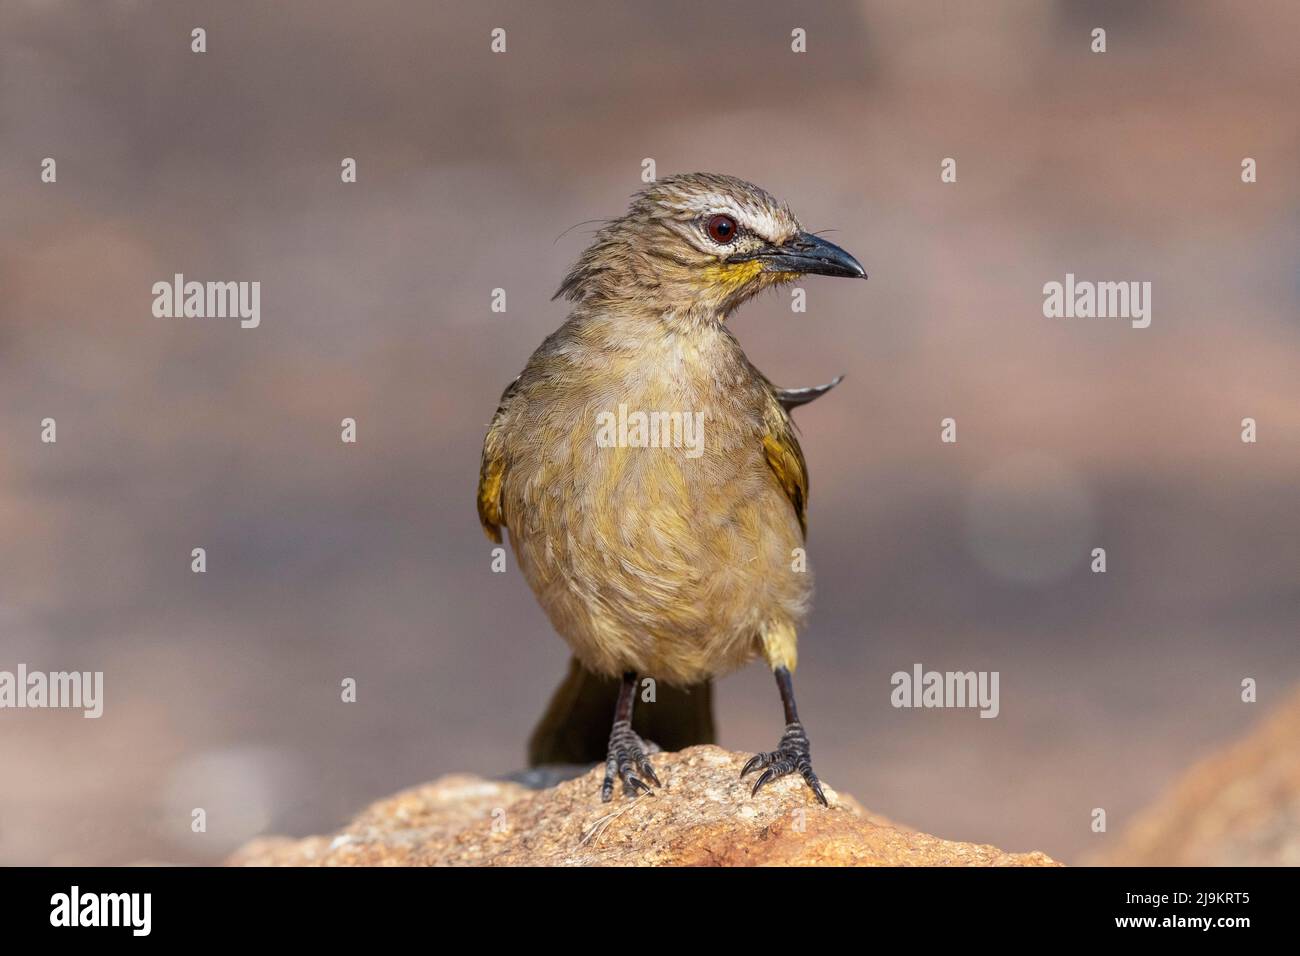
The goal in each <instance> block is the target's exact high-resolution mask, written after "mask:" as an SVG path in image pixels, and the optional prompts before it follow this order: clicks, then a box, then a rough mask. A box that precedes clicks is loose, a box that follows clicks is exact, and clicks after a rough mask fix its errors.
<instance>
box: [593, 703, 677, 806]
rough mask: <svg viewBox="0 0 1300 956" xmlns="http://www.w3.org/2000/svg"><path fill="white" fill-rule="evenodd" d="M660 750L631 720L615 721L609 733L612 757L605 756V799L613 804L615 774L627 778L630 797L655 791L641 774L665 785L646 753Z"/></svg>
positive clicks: (625, 785) (602, 794)
mask: <svg viewBox="0 0 1300 956" xmlns="http://www.w3.org/2000/svg"><path fill="white" fill-rule="evenodd" d="M657 749H658V748H656V747H655V746H654V744H647V743H646V742H645V741H643V740H642V739H641V738H640V737H638V736H637V735H636V733H634V732H633V730H632V723H631V721H627V720H616V721H614V729H613V730H611V731H610V732H609V756H608V757H606V758H605V784H604V786H602V787H601V788H600V799H601V801H602V802H604V803H609V801H610V800H611V799H613V797H614V778H615V777H617V778H618V779H620V780H622V781H623V793H624V794H626V795H627V796H629V797H635V796H638V795H639V794H641V793H652V791H651V789H650V787H649V786H647V785H646V783H645V780H642V779H641V777H638V776H637V774H638V773H640V774H641V776H642V777H645V778H646V780H649V781H650V782H651V783H653V784H654V785H655V786H656V787H662V786H663V784H662V783H660V782H659V778H658V777H656V776H655V772H654V768H653V767H651V766H650V759H649V757H647V756H646V755H647V754H650V753H654V752H655V751H656V750H657Z"/></svg>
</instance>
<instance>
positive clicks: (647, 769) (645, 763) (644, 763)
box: [640, 757, 663, 787]
mask: <svg viewBox="0 0 1300 956" xmlns="http://www.w3.org/2000/svg"><path fill="white" fill-rule="evenodd" d="M640 770H641V773H642V774H643V775H644V776H645V777H646V779H648V780H649V781H650V782H651V783H653V784H654V785H655V786H656V787H662V786H663V784H662V783H660V782H659V778H658V777H657V776H655V769H654V767H652V766H650V761H649V760H647V759H646V758H645V757H642V758H641V765H640Z"/></svg>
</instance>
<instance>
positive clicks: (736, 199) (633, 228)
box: [478, 173, 866, 804]
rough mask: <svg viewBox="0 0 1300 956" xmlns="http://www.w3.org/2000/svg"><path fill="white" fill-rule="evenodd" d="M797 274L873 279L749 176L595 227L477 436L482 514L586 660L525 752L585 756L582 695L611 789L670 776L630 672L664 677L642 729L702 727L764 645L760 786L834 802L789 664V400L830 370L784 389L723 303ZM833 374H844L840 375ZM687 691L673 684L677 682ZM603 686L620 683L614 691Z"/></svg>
mask: <svg viewBox="0 0 1300 956" xmlns="http://www.w3.org/2000/svg"><path fill="white" fill-rule="evenodd" d="M808 274H814V275H826V276H843V277H847V278H857V279H865V278H866V272H865V271H864V270H863V268H862V266H861V265H860V264H859V263H858V261H857V260H856V259H854V258H853V256H851V255H849V253H847V252H845V251H844V250H843V249H841V248H839V247H838V246H835V245H833V244H831V243H829V242H827V241H826V240H824V239H822V238H820V237H818V236H815V235H812V234H810V233H807V232H805V231H804V230H803V228H802V227H801V226H800V225H799V221H798V220H797V219H796V218H795V217H794V215H793V214H792V213H791V212H790V210H789V208H788V207H787V206H785V205H784V204H783V203H780V202H778V201H777V200H775V199H774V198H773V197H772V196H770V195H769V194H768V193H766V192H765V191H763V190H762V189H759V188H758V187H757V186H753V185H751V184H749V183H747V182H743V181H741V180H739V179H735V178H733V177H731V176H722V175H714V174H705V173H692V174H688V175H679V176H671V177H668V178H665V179H662V180H660V181H658V182H656V183H654V184H652V185H650V186H649V187H648V188H646V189H645V190H643V191H642V192H640V193H638V194H637V195H636V196H635V197H634V198H633V200H632V203H631V206H630V207H629V209H628V211H627V213H626V214H625V215H624V216H622V217H621V218H619V219H616V220H613V221H611V222H609V223H607V224H606V225H605V226H604V227H602V228H601V229H600V230H599V231H598V232H597V234H596V237H595V241H594V242H593V243H592V244H591V246H590V247H589V248H588V249H587V250H586V251H585V252H584V253H583V254H582V257H581V258H580V259H579V260H578V262H577V264H576V265H575V266H574V267H573V269H572V271H571V272H570V273H569V274H568V276H567V277H566V278H565V279H564V282H563V283H562V284H561V286H560V289H559V291H558V292H557V293H556V297H557V298H558V297H560V296H563V297H565V298H567V299H569V300H570V301H572V302H573V303H574V306H573V311H572V312H571V313H570V315H569V318H568V319H567V320H566V321H565V323H564V324H563V325H562V326H560V328H559V329H557V330H556V331H555V332H554V333H552V334H551V335H550V336H548V337H547V339H546V340H545V341H544V342H543V343H542V344H541V347H539V348H538V349H537V351H536V352H534V353H533V355H532V358H530V359H529V360H528V364H527V365H526V366H525V368H524V370H523V372H522V373H521V374H520V375H519V377H518V378H517V379H515V381H514V382H512V383H511V384H510V386H509V387H508V388H507V389H506V390H505V394H503V395H502V396H501V403H500V406H499V407H498V408H497V411H496V415H495V416H494V417H493V419H492V424H491V426H490V427H489V429H488V433H487V438H486V440H485V441H484V444H483V463H482V471H481V474H480V477H479V488H478V511H479V517H480V519H481V521H482V523H483V528H484V530H485V531H486V532H487V534H488V536H489V537H490V538H491V539H492V540H493V541H497V542H499V541H500V540H501V528H502V527H503V526H504V527H505V528H507V529H509V532H510V542H511V545H512V547H513V549H514V553H515V556H516V559H517V560H518V562H519V567H520V569H521V570H522V571H523V574H524V577H525V578H526V579H527V581H528V583H529V585H530V586H531V587H532V589H533V592H534V594H536V595H537V600H538V601H539V602H540V603H541V605H542V607H543V608H544V609H545V611H546V613H547V615H548V616H549V617H550V620H551V623H552V624H553V625H554V627H555V629H556V630H557V631H558V632H559V633H560V636H561V637H563V638H564V639H565V641H567V642H568V644H569V646H570V647H571V648H572V649H573V653H574V656H575V658H576V662H575V663H574V664H573V665H572V666H571V668H570V674H569V678H568V679H567V680H566V681H565V683H564V684H563V685H562V686H561V688H560V690H559V692H557V694H556V697H555V699H554V700H553V701H552V704H551V708H550V711H549V712H548V714H547V717H546V718H544V720H543V723H542V726H541V727H539V729H538V731H537V732H536V733H535V734H534V737H533V741H532V745H531V750H532V754H531V756H532V758H533V759H534V761H538V760H547V759H555V758H557V757H563V758H568V759H583V758H585V757H590V744H589V740H590V734H591V728H592V726H593V721H594V720H599V721H600V731H599V732H600V734H601V736H602V737H603V733H604V731H603V728H604V727H605V726H608V724H607V723H605V721H607V720H608V719H609V710H608V709H606V710H604V712H603V713H604V715H603V717H596V716H594V715H593V712H592V707H593V705H594V704H596V703H600V702H603V705H604V706H606V707H608V706H609V704H610V703H612V705H613V706H612V710H613V721H614V722H613V728H612V730H611V732H610V734H609V736H608V738H607V739H605V740H603V741H602V744H603V745H602V746H601V752H600V753H599V755H598V756H597V758H596V759H604V760H605V763H606V772H605V782H604V787H603V788H602V797H603V799H605V800H609V799H610V798H611V796H612V794H613V790H614V783H615V780H616V779H618V780H621V781H622V783H623V786H624V790H625V792H627V793H629V794H631V795H635V794H637V793H638V792H641V791H647V792H648V791H649V790H650V787H649V785H648V784H647V782H646V781H649V783H652V784H655V785H656V786H659V785H661V784H660V783H659V780H658V778H657V777H656V776H655V772H654V769H653V768H652V766H651V764H650V760H649V757H648V754H649V753H652V752H653V749H652V748H650V747H648V746H647V745H646V744H645V742H644V741H643V740H642V738H641V735H640V734H639V733H637V732H636V731H634V729H633V726H632V712H633V701H634V698H635V694H636V689H637V682H638V677H641V678H645V677H650V678H654V679H655V681H656V685H657V686H658V685H666V687H662V688H660V691H659V695H658V696H657V697H656V703H655V704H654V705H652V706H650V707H649V708H643V710H645V709H648V710H650V711H657V713H656V714H654V719H653V720H652V721H650V722H648V724H647V723H643V722H641V721H638V728H639V729H641V728H644V727H646V726H650V727H651V730H650V731H649V732H647V731H646V730H645V729H642V732H643V733H647V736H653V737H654V738H655V739H656V740H657V741H658V743H659V744H661V745H664V746H669V747H673V748H674V749H675V748H676V747H678V746H682V745H684V744H686V743H692V742H701V741H702V740H711V738H712V734H713V730H712V718H711V715H710V714H709V709H708V708H709V696H710V695H709V683H708V682H709V680H710V679H711V678H712V677H714V676H716V675H719V674H722V673H725V672H727V671H729V670H731V669H734V668H736V667H738V666H740V665H741V664H744V663H746V662H748V661H750V660H752V659H753V658H755V657H757V656H759V655H762V656H763V657H764V658H765V659H766V660H767V662H768V664H769V665H770V666H771V667H772V670H773V671H774V673H775V675H776V683H777V687H778V688H779V689H780V692H781V700H782V703H783V704H784V707H785V720H786V728H785V733H784V735H783V736H782V737H781V741H780V743H779V744H778V746H777V748H776V750H774V751H771V752H769V753H760V754H757V755H756V756H755V757H753V758H752V759H751V760H750V761H749V762H748V763H747V764H746V765H745V768H744V770H743V771H742V772H741V776H742V777H743V776H745V775H746V774H748V773H750V772H751V771H754V770H761V771H762V773H761V775H760V776H759V777H758V780H757V782H756V783H755V785H754V790H753V792H754V793H757V792H758V790H759V789H760V788H761V787H762V786H763V785H764V784H766V783H767V782H769V781H770V780H773V779H776V778H777V777H780V776H784V775H785V774H788V773H792V772H795V771H797V772H799V773H800V774H801V775H802V776H803V778H804V780H805V781H807V783H808V786H809V787H811V788H812V790H813V792H814V793H815V794H816V796H817V798H818V799H819V800H820V801H821V802H822V803H823V804H824V803H826V797H825V795H824V794H823V792H822V788H821V784H820V783H819V782H818V780H817V775H816V774H815V773H814V772H813V768H812V762H811V757H810V751H809V744H808V736H807V734H806V733H805V732H804V729H803V725H802V724H801V723H800V721H799V715H798V712H797V711H796V709H795V699H794V688H793V685H792V682H791V674H792V673H793V672H794V669H795V664H796V643H797V637H798V631H799V627H800V625H801V624H802V622H803V620H804V618H805V616H806V613H807V610H808V605H809V600H810V597H811V592H812V582H811V579H810V575H809V574H808V573H807V572H806V571H805V570H804V564H803V562H802V550H801V549H802V548H803V545H804V536H805V533H806V530H807V508H808V470H807V466H806V464H805V462H804V456H803V452H802V450H801V449H800V447H799V442H798V440H797V439H796V438H795V433H794V426H793V424H792V422H791V420H790V415H789V411H788V409H789V408H791V407H793V406H794V405H798V404H802V403H804V402H806V401H810V400H811V399H812V398H815V397H817V395H819V394H822V393H823V392H825V391H826V390H827V389H829V388H830V387H831V385H834V384H835V383H834V382H832V383H831V385H826V386H819V387H817V388H812V389H791V390H783V389H779V388H777V387H776V386H774V385H772V383H771V382H769V381H768V380H767V378H765V377H764V376H763V374H762V373H761V372H759V371H758V369H756V368H754V366H753V365H751V364H750V362H749V359H748V358H746V356H745V353H744V351H743V350H742V349H741V347H740V344H739V343H738V342H737V341H736V338H735V336H733V335H732V333H731V331H730V330H729V329H728V328H727V325H726V319H727V317H728V316H729V315H730V314H731V313H732V312H733V311H735V309H736V308H737V307H738V306H740V304H741V303H743V302H744V301H746V300H747V299H749V298H750V297H752V296H753V295H755V294H756V293H758V292H760V291H762V290H763V289H767V288H770V287H772V286H774V285H777V284H780V283H785V282H791V281H793V280H794V279H796V278H798V277H800V276H803V275H808ZM837 381H838V380H837ZM674 688H680V689H684V692H683V690H674ZM611 692H612V693H611Z"/></svg>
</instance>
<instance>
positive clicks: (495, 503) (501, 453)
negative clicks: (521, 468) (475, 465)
mask: <svg viewBox="0 0 1300 956" xmlns="http://www.w3.org/2000/svg"><path fill="white" fill-rule="evenodd" d="M518 384H519V379H515V380H514V381H513V382H511V383H510V384H509V385H508V386H506V390H505V391H504V392H502V393H501V402H500V404H498V405H497V410H496V414H495V415H493V416H492V424H491V425H489V426H488V432H487V437H486V438H484V439H483V464H482V465H481V466H480V468H479V475H478V520H479V522H480V523H481V524H482V525H483V533H484V534H486V535H487V536H488V538H489V539H491V540H492V541H494V542H496V543H497V544H500V543H501V526H502V525H504V524H505V523H506V516H505V509H504V507H503V506H502V503H501V490H502V488H503V487H504V486H505V481H506V464H507V461H506V450H505V439H504V435H503V434H502V425H503V422H504V419H505V415H506V405H507V404H508V403H509V401H510V398H511V396H513V395H514V392H515V386H517V385H518Z"/></svg>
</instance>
